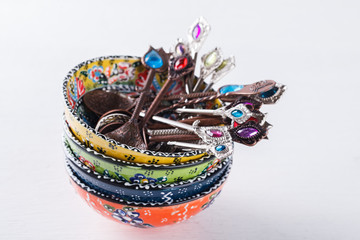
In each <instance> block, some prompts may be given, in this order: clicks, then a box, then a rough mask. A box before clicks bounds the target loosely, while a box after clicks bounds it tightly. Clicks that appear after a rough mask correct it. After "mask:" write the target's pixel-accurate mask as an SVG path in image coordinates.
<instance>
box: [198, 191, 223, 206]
mask: <svg viewBox="0 0 360 240" xmlns="http://www.w3.org/2000/svg"><path fill="white" fill-rule="evenodd" d="M220 192H221V190H220V191H218V192H216V193H214V194H213V195H211V196H210V197H209V200H210V201H208V202H207V203H205V204H204V205H202V206H201V209H202V210H205V209H207V208H208V207H210V206H211V205H212V204H213V203H214V201H215V198H216V197H217V196H219V194H220Z"/></svg>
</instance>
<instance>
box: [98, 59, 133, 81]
mask: <svg viewBox="0 0 360 240" xmlns="http://www.w3.org/2000/svg"><path fill="white" fill-rule="evenodd" d="M104 74H105V76H106V77H107V78H108V82H107V83H108V84H109V85H111V84H114V83H117V82H125V81H129V80H131V79H132V78H133V77H134V76H135V68H134V67H132V65H131V63H128V62H120V63H117V64H114V65H112V66H108V67H107V68H106V69H105V72H104Z"/></svg>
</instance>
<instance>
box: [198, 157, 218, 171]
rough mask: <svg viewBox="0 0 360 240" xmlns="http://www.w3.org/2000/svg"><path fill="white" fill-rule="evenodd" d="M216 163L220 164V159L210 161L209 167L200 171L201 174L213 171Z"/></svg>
mask: <svg viewBox="0 0 360 240" xmlns="http://www.w3.org/2000/svg"><path fill="white" fill-rule="evenodd" d="M218 163H220V159H218V158H215V159H214V161H212V162H211V163H209V165H208V166H207V167H206V168H205V169H204V170H203V171H202V173H205V172H208V171H210V170H211V169H213V168H214V167H216V165H218Z"/></svg>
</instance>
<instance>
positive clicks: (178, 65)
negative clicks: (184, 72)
mask: <svg viewBox="0 0 360 240" xmlns="http://www.w3.org/2000/svg"><path fill="white" fill-rule="evenodd" d="M187 64H188V60H187V58H186V57H182V58H179V59H178V60H176V62H175V66H174V68H175V70H181V69H183V68H185V67H186V65H187Z"/></svg>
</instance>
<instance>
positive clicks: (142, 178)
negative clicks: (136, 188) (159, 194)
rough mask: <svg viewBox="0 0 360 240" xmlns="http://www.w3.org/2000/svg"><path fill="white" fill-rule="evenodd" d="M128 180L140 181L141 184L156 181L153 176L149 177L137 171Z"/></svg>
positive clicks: (132, 181)
mask: <svg viewBox="0 0 360 240" xmlns="http://www.w3.org/2000/svg"><path fill="white" fill-rule="evenodd" d="M130 182H131V183H141V184H148V183H150V184H152V183H156V182H157V179H155V178H151V177H146V176H145V175H143V174H141V173H137V174H135V176H134V177H131V178H130Z"/></svg>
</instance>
